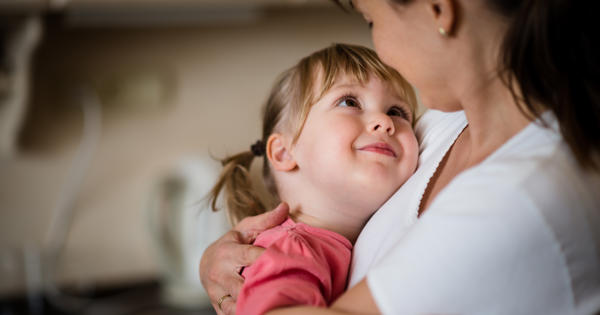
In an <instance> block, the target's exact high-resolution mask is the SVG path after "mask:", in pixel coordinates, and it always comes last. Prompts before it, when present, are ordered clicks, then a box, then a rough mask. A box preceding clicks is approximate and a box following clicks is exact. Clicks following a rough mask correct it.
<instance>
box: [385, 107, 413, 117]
mask: <svg viewBox="0 0 600 315" xmlns="http://www.w3.org/2000/svg"><path fill="white" fill-rule="evenodd" d="M387 114H388V115H390V116H400V117H402V118H403V119H406V120H410V119H409V117H410V114H409V112H408V111H407V110H406V109H404V108H402V107H398V106H392V107H390V109H389V110H388V112H387Z"/></svg>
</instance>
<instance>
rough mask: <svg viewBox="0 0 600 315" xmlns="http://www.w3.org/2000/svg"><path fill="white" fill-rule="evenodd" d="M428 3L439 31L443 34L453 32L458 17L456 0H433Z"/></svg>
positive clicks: (446, 34)
mask: <svg viewBox="0 0 600 315" xmlns="http://www.w3.org/2000/svg"><path fill="white" fill-rule="evenodd" d="M427 5H428V6H429V11H430V13H431V14H432V16H433V19H434V21H435V23H436V25H437V27H438V29H437V31H438V32H439V33H440V34H441V35H442V36H448V35H450V34H452V32H453V31H454V26H455V25H456V17H457V15H456V2H455V0H431V1H430V2H429V3H428V4H427Z"/></svg>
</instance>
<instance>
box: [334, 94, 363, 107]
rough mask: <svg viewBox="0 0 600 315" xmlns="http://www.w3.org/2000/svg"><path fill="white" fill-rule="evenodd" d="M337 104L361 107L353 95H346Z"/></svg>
mask: <svg viewBox="0 0 600 315" xmlns="http://www.w3.org/2000/svg"><path fill="white" fill-rule="evenodd" d="M337 106H341V107H357V108H360V103H359V102H358V100H357V99H356V98H355V97H353V96H344V97H342V99H340V100H339V101H338V104H337Z"/></svg>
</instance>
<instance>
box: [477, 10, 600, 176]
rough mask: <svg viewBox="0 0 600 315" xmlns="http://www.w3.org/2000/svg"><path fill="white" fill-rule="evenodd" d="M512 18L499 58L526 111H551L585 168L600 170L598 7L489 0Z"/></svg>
mask: <svg viewBox="0 0 600 315" xmlns="http://www.w3.org/2000/svg"><path fill="white" fill-rule="evenodd" d="M487 1H488V2H489V3H490V4H491V6H492V7H493V8H495V9H496V10H497V11H498V12H500V13H501V14H503V15H505V16H506V17H508V18H509V19H511V22H510V23H511V24H510V27H509V29H508V31H507V34H506V36H505V38H504V42H503V46H502V47H503V54H502V57H501V59H500V63H501V67H502V68H501V69H503V70H504V73H503V79H504V82H505V83H506V85H507V86H508V87H510V88H511V92H512V93H513V96H514V97H515V99H516V100H517V101H518V103H519V104H521V105H522V106H523V107H522V108H523V109H524V112H526V113H529V114H530V115H531V116H532V117H537V116H539V115H540V114H541V112H543V111H545V110H552V112H554V114H555V115H556V118H557V120H558V122H559V124H560V131H561V133H562V135H563V138H564V139H565V141H566V143H567V144H568V145H569V147H570V148H571V150H572V151H573V154H574V155H575V158H576V159H577V161H578V162H579V164H580V165H581V166H582V167H583V168H587V169H594V170H599V169H600V161H599V155H600V84H599V83H600V67H599V60H600V57H599V56H600V51H599V50H598V48H597V47H598V35H597V34H596V32H595V25H593V21H595V19H594V17H593V16H592V15H593V14H594V10H592V9H591V8H590V6H588V5H585V4H584V3H583V2H581V1H572V0H504V1H502V0H487Z"/></svg>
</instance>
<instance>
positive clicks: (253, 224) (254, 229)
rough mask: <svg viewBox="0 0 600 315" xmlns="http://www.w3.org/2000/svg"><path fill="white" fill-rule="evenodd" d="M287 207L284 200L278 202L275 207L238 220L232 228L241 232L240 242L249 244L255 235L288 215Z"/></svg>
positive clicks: (275, 224) (279, 222)
mask: <svg viewBox="0 0 600 315" xmlns="http://www.w3.org/2000/svg"><path fill="white" fill-rule="evenodd" d="M288 212H289V207H288V205H287V204H286V203H285V202H282V203H280V204H279V205H278V206H277V207H275V209H273V210H271V211H268V212H265V213H263V214H260V215H256V216H253V217H247V218H245V219H243V220H242V221H240V222H239V223H238V224H237V225H236V226H235V227H234V229H235V230H237V231H240V232H241V236H242V242H243V243H246V244H249V243H252V242H253V241H254V239H255V238H256V236H257V235H258V234H259V233H260V232H262V231H264V230H266V229H270V228H272V227H274V226H277V225H279V224H281V223H282V222H283V221H285V219H286V218H287V216H288Z"/></svg>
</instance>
